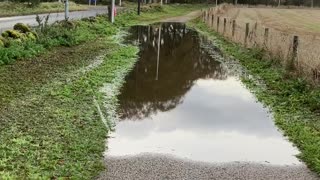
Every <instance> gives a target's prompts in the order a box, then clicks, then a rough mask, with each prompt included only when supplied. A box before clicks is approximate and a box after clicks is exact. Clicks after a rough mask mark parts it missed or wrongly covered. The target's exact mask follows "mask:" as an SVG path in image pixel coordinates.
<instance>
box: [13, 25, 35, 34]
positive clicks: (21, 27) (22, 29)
mask: <svg viewBox="0 0 320 180" xmlns="http://www.w3.org/2000/svg"><path fill="white" fill-rule="evenodd" d="M13 29H14V30H17V31H20V32H21V33H27V32H31V29H30V27H29V26H27V25H25V24H23V23H17V24H15V25H14V26H13Z"/></svg>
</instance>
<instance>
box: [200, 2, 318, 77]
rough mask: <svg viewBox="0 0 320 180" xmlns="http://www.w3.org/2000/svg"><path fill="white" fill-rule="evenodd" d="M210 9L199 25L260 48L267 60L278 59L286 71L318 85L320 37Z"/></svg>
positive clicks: (230, 38)
mask: <svg viewBox="0 0 320 180" xmlns="http://www.w3.org/2000/svg"><path fill="white" fill-rule="evenodd" d="M217 11H218V8H210V9H208V10H206V11H203V13H202V16H201V18H202V21H203V22H205V23H206V24H207V26H208V27H209V28H211V29H213V30H215V31H216V32H218V33H219V34H221V35H223V36H224V37H226V38H228V39H229V40H232V41H234V42H237V43H240V44H242V45H243V46H245V47H247V48H261V49H264V50H266V51H267V52H268V55H270V56H271V57H270V58H273V59H277V60H279V62H280V63H281V64H282V65H284V66H285V67H290V68H294V69H295V70H297V73H299V74H300V75H303V76H304V77H306V78H308V79H310V80H312V81H314V82H319V81H320V37H319V36H315V35H299V36H298V35H295V34H289V33H287V32H283V31H279V30H276V29H273V28H270V27H266V26H264V25H263V24H260V23H257V22H256V23H252V22H251V23H248V22H245V21H242V20H241V19H233V18H231V17H226V16H223V15H221V14H220V13H217Z"/></svg>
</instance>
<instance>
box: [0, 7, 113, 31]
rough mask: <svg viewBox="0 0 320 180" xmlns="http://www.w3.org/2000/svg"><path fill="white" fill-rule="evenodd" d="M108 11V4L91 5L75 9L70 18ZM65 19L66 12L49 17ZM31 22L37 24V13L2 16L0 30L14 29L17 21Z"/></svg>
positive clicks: (41, 15)
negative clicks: (84, 9) (85, 8)
mask: <svg viewBox="0 0 320 180" xmlns="http://www.w3.org/2000/svg"><path fill="white" fill-rule="evenodd" d="M105 13H107V6H102V7H101V6H99V7H91V8H90V9H89V10H86V11H74V12H70V15H69V16H70V19H81V18H84V17H90V16H96V15H97V14H105ZM47 15H48V14H40V17H45V16H47ZM63 19H64V12H62V13H61V12H60V13H51V14H50V18H49V23H53V22H55V21H60V20H63ZM19 22H20V23H24V24H29V25H30V26H35V25H37V21H36V15H27V16H14V17H3V18H0V32H3V31H4V30H8V29H12V27H13V26H14V25H15V24H16V23H19Z"/></svg>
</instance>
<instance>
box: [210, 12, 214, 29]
mask: <svg viewBox="0 0 320 180" xmlns="http://www.w3.org/2000/svg"><path fill="white" fill-rule="evenodd" d="M213 24H214V15H213V14H212V17H211V27H213Z"/></svg>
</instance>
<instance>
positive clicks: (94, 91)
mask: <svg viewBox="0 0 320 180" xmlns="http://www.w3.org/2000/svg"><path fill="white" fill-rule="evenodd" d="M190 7H191V6H190ZM176 8H177V7H176V6H175V8H168V7H164V9H169V10H165V11H162V10H160V12H159V9H155V10H148V12H145V14H144V15H143V20H144V21H147V22H151V21H154V20H155V17H154V15H153V13H155V14H157V15H159V19H160V18H162V17H167V16H168V13H169V14H171V15H172V16H174V15H176V14H177V13H176V11H178V10H177V9H176ZM182 8H183V9H184V10H183V11H182V10H181V11H180V13H182V12H184V13H187V12H188V11H187V10H186V8H185V7H184V6H182ZM195 9H196V8H195ZM191 10H193V8H189V11H191ZM148 14H149V17H150V18H147V17H148ZM140 18H142V17H137V16H135V15H133V14H132V13H129V14H128V13H125V14H121V15H119V16H118V18H117V23H116V24H114V25H112V24H110V23H109V22H107V21H106V18H105V17H98V18H97V19H96V20H95V21H94V22H90V21H76V22H74V24H76V28H65V27H64V26H63V25H56V26H50V27H49V29H46V31H43V32H42V33H40V34H39V36H40V37H39V40H37V41H27V42H23V43H17V44H14V45H12V46H10V47H8V48H0V50H1V51H2V52H4V51H6V52H10V53H11V54H13V55H14V54H15V56H7V60H6V64H3V65H2V66H0V76H1V77H0V81H1V88H0V106H1V108H0V119H1V121H0V137H1V143H0V157H1V158H0V179H59V178H60V179H63V178H70V179H92V178H94V177H96V176H97V175H98V174H99V172H100V171H102V170H103V169H104V164H103V156H102V155H103V152H104V150H105V140H106V137H107V133H108V131H109V130H110V127H111V126H110V121H111V117H110V114H109V112H108V111H107V112H105V111H103V113H102V115H103V116H104V117H106V118H107V120H108V123H107V125H108V126H105V124H104V123H103V121H102V120H101V115H100V113H99V111H98V108H97V105H98V106H99V107H100V108H101V109H102V110H104V108H103V107H104V106H107V107H111V108H116V106H117V99H116V98H115V95H117V93H119V88H120V87H121V85H122V83H123V78H124V77H125V74H126V73H127V72H129V71H130V69H131V68H132V67H133V66H134V63H135V61H136V59H137V57H136V54H137V52H138V48H137V47H135V46H131V45H129V46H125V45H122V44H121V39H119V38H118V37H119V33H121V32H123V30H125V29H123V27H125V26H129V25H132V24H133V23H132V22H128V21H127V20H128V19H131V20H132V21H134V22H135V23H140V22H141V19H140ZM28 43H29V44H28ZM3 49H5V50H3ZM1 51H0V52H1ZM30 51H31V52H30ZM10 53H8V54H10ZM97 55H103V56H102V57H103V61H102V62H101V64H98V66H97V67H95V68H93V69H90V70H87V71H83V67H88V65H90V64H92V63H94V62H95V60H94V57H95V56H97ZM0 58H3V57H2V56H1V57H0ZM2 60H3V59H2ZM15 60H19V61H15ZM13 82H14V83H13ZM106 85H109V86H110V87H113V88H114V89H113V96H111V95H108V96H105V94H104V93H103V92H101V91H100V89H101V88H102V87H104V86H106ZM95 100H96V102H97V103H95Z"/></svg>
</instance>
